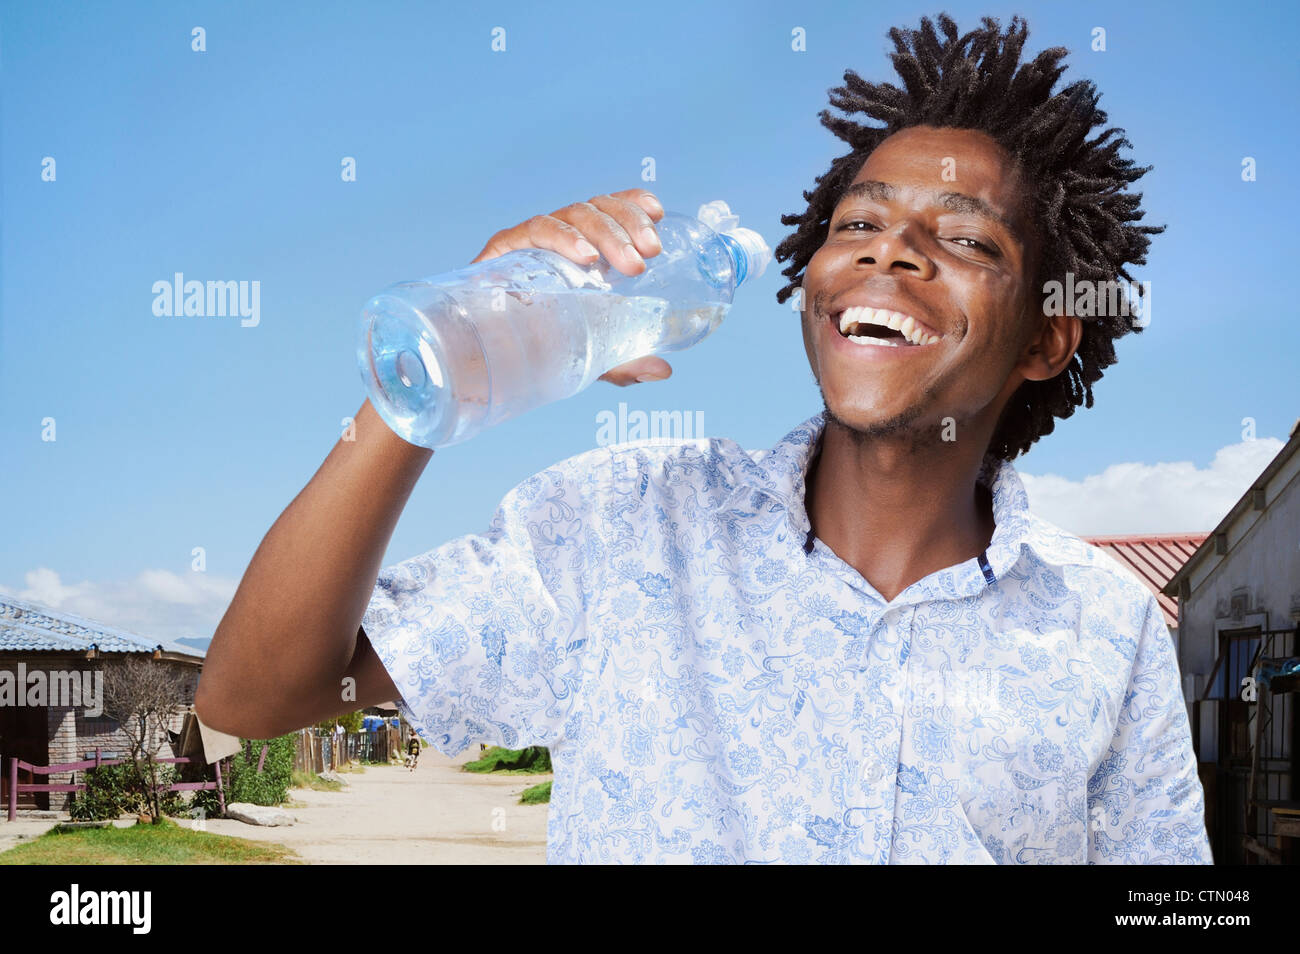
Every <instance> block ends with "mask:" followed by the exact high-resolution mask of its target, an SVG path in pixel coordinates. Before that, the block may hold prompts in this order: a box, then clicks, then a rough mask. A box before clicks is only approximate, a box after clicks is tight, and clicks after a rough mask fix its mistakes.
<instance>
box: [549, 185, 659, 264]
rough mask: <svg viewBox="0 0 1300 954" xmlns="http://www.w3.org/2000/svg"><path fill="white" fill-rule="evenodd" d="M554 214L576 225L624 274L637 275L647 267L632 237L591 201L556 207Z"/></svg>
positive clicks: (615, 220) (616, 221)
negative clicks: (561, 207) (560, 207)
mask: <svg viewBox="0 0 1300 954" xmlns="http://www.w3.org/2000/svg"><path fill="white" fill-rule="evenodd" d="M624 214H626V213H624ZM555 217H556V218H557V219H560V220H561V221H563V222H568V223H569V224H571V225H574V226H576V227H577V228H578V230H579V231H580V232H582V234H583V235H584V236H586V238H587V240H588V241H590V242H591V243H592V244H593V245H595V246H596V248H598V249H600V252H601V254H602V255H604V256H605V259H606V260H607V261H609V262H610V263H611V264H612V265H614V267H616V268H617V269H618V270H619V271H620V272H622V273H623V274H624V275H637V274H640V273H641V272H643V271H644V270H645V259H644V258H643V257H642V255H641V252H640V251H639V250H638V249H637V246H636V243H635V242H634V241H633V239H632V236H631V235H629V234H628V231H627V229H625V228H624V227H623V226H622V224H620V223H619V221H618V220H617V219H615V218H614V217H613V216H612V215H610V214H609V213H608V212H604V211H602V210H601V209H599V208H597V207H596V206H595V205H594V204H592V203H591V202H575V203H574V204H573V205H569V206H565V207H564V208H563V209H559V210H557V211H556V212H555ZM643 241H644V239H643Z"/></svg>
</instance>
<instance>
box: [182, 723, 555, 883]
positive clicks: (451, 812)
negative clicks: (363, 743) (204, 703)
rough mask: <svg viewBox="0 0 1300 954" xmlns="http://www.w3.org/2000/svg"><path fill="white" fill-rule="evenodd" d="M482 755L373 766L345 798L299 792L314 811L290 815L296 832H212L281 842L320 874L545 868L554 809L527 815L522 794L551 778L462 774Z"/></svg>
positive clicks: (470, 752)
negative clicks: (366, 868) (410, 767)
mask: <svg viewBox="0 0 1300 954" xmlns="http://www.w3.org/2000/svg"><path fill="white" fill-rule="evenodd" d="M478 754H479V752H478V746H477V745H474V746H470V748H469V749H467V750H466V751H464V752H462V753H461V754H460V755H459V756H457V757H456V758H454V759H449V758H447V757H446V756H444V755H441V754H440V753H438V752H437V751H435V750H433V749H428V748H427V749H425V751H424V754H423V755H422V756H420V765H419V767H418V768H417V769H416V770H415V771H414V772H408V771H407V770H406V769H405V768H402V767H401V766H391V767H390V766H385V765H380V766H367V767H366V770H365V771H364V772H360V773H356V774H349V775H345V776H344V777H345V778H347V779H348V780H349V781H350V782H351V783H352V784H351V787H350V788H349V789H348V790H346V791H342V792H313V791H310V790H307V789H296V788H295V789H291V790H290V794H291V796H292V798H293V799H294V800H295V801H297V802H302V803H305V805H304V806H297V807H289V808H287V809H286V810H287V811H288V812H290V813H291V814H292V815H294V816H295V817H296V818H297V820H298V822H297V824H296V825H293V826H291V827H277V828H260V827H257V826H255V825H245V824H244V823H242V822H237V821H231V820H230V819H224V818H220V819H209V820H208V821H207V830H208V831H211V832H216V833H217V834H221V835H235V836H236V837H239V838H252V839H258V840H260V841H276V842H279V843H281V844H283V845H287V846H288V847H290V848H292V849H293V850H294V851H296V852H297V853H298V854H299V855H300V856H301V857H302V858H303V859H304V860H305V861H308V862H310V863H313V864H344V865H346V864H370V863H374V864H387V865H414V864H545V863H546V810H547V806H546V805H520V804H519V794H520V793H521V792H522V791H523V790H524V789H526V788H529V787H531V786H533V785H536V784H538V783H539V782H545V781H549V780H550V778H551V776H550V775H479V774H476V773H473V772H462V771H461V770H460V766H461V765H463V764H464V763H466V762H470V761H473V760H474V759H476V758H478Z"/></svg>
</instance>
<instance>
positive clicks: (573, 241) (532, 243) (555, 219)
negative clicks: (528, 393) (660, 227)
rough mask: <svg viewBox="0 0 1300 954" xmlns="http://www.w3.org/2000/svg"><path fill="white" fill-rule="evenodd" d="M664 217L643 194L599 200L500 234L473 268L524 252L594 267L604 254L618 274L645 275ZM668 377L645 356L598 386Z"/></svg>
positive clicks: (663, 366)
mask: <svg viewBox="0 0 1300 954" xmlns="http://www.w3.org/2000/svg"><path fill="white" fill-rule="evenodd" d="M663 216H664V210H663V206H662V205H660V204H659V200H658V199H656V198H655V197H654V195H653V194H652V193H649V192H647V191H645V190H644V189H624V190H623V191H622V192H611V193H609V194H608V195H598V196H595V197H593V198H592V199H590V200H588V201H586V202H575V203H573V204H572V205H566V206H565V207H564V208H562V209H557V210H555V211H554V212H552V213H551V214H550V215H535V216H533V217H532V218H531V219H528V220H527V221H526V222H521V223H519V224H518V225H516V226H514V227H513V228H508V229H502V230H501V231H500V232H498V233H497V234H496V235H493V236H492V237H491V238H490V239H488V242H487V245H485V246H484V247H483V251H481V252H479V253H478V255H477V257H475V258H474V260H473V262H481V261H485V260H487V259H490V258H496V257H497V256H498V255H504V254H506V252H514V251H517V250H519V249H524V248H544V249H549V250H550V251H552V252H558V253H559V254H561V255H563V256H564V257H565V258H568V259H571V260H572V261H574V262H576V263H577V264H579V265H582V266H590V265H592V264H594V263H595V262H596V260H597V258H598V257H599V256H600V255H602V254H603V255H604V256H605V258H606V260H608V261H609V263H610V264H611V265H613V266H614V267H615V268H617V269H618V270H619V271H621V272H622V273H623V274H625V275H638V274H640V273H641V272H643V271H645V259H647V258H650V257H652V256H655V255H658V254H659V253H660V252H661V251H662V250H663V246H662V245H661V244H660V242H659V234H658V232H656V231H655V227H654V223H655V222H658V221H659V220H660V219H662V218H663ZM473 262H471V264H473ZM672 373H673V369H672V366H671V365H669V364H668V362H667V361H665V360H664V359H663V358H660V357H658V356H657V355H646V356H644V357H641V358H634V359H633V360H631V361H628V362H626V363H624V364H620V365H619V366H618V367H616V368H611V369H610V370H609V371H607V372H605V373H604V374H602V375H601V376H600V380H602V381H609V382H610V383H611V384H617V385H618V386H619V387H625V386H627V385H629V384H635V383H636V382H638V381H662V380H663V379H664V378H666V377H668V376H669V375H671V374H672Z"/></svg>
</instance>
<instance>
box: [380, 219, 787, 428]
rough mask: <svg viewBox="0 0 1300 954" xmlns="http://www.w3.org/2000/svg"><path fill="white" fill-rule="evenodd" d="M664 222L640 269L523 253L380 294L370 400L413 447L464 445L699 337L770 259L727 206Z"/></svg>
mask: <svg viewBox="0 0 1300 954" xmlns="http://www.w3.org/2000/svg"><path fill="white" fill-rule="evenodd" d="M706 223H707V224H706ZM656 231H657V232H658V234H659V238H660V242H661V244H662V246H663V249H662V251H661V252H660V253H659V254H658V255H655V256H652V257H650V258H648V259H646V269H645V271H643V272H642V273H641V274H639V275H624V274H623V273H621V272H619V271H618V270H617V269H615V268H614V267H613V266H612V265H610V264H609V263H608V262H607V261H606V260H605V259H604V258H603V257H602V258H601V259H600V260H599V261H598V262H596V263H595V264H594V265H591V266H585V267H584V266H582V265H578V264H577V263H575V262H573V261H571V260H570V259H568V258H567V257H565V256H563V255H560V254H559V253H557V252H552V251H549V250H547V249H522V250H519V251H515V252H509V253H507V254H505V255H501V256H498V257H497V258H493V259H489V260H487V261H483V262H477V263H475V264H473V265H469V266H467V267H465V268H461V269H458V270H456V271H453V272H448V273H445V274H443V275H436V276H433V277H431V278H427V279H424V280H421V281H409V282H399V283H397V284H396V285H393V286H391V287H389V288H387V289H385V290H384V291H382V292H380V293H379V294H378V295H376V296H374V297H373V298H372V299H371V300H370V301H369V302H367V304H366V307H365V311H364V313H363V316H362V328H361V336H360V341H359V343H358V360H359V363H360V365H361V373H362V378H363V379H364V381H365V384H366V390H367V393H368V396H369V398H370V402H371V404H372V405H373V406H374V407H375V410H376V411H378V412H379V414H380V416H381V417H382V418H383V419H384V421H385V422H386V423H387V424H388V426H389V427H391V428H392V429H393V431H395V432H396V433H397V434H398V435H399V436H401V437H402V438H403V439H405V440H407V441H408V442H410V443H412V444H418V445H420V446H422V447H435V448H436V447H446V446H449V445H452V444H458V443H461V442H462V441H465V440H468V439H469V438H471V437H473V436H474V435H475V434H478V433H479V432H481V431H482V430H483V429H484V428H487V427H491V426H493V425H494V424H498V423H500V422H502V421H505V420H508V419H509V418H512V417H515V416H517V415H519V414H522V413H524V412H525V411H528V410H530V409H532V408H534V407H539V406H541V405H543V404H549V403H551V402H553V401H558V400H562V399H563V398H566V397H570V396H571V395H574V394H576V393H578V392H579V391H581V390H582V389H583V388H586V387H588V386H589V385H590V384H592V383H593V382H594V381H595V380H596V379H597V378H599V377H600V376H601V375H602V374H604V373H605V372H606V371H608V370H610V369H611V368H613V367H616V366H617V365H620V364H623V363H624V362H626V361H630V360H631V359H633V358H637V357H641V356H643V355H648V354H658V353H665V352H671V351H679V350H681V349H683V348H689V347H691V346H692V345H694V344H696V343H698V342H699V341H701V340H703V339H704V338H705V337H707V336H708V335H709V334H711V333H712V332H713V331H714V330H716V329H717V327H718V325H719V324H721V322H722V319H723V317H724V316H725V315H726V313H727V311H728V310H729V308H730V307H731V301H732V296H733V295H734V293H735V290H736V288H737V287H738V286H739V285H740V284H741V283H742V282H745V281H746V280H750V279H753V278H755V277H757V276H758V275H761V274H762V272H763V270H764V269H765V268H766V266H767V263H768V261H769V260H770V258H771V252H770V251H769V249H768V247H767V245H766V243H765V242H764V241H763V239H762V237H761V236H759V235H758V233H756V232H754V231H753V230H751V229H743V228H739V227H738V225H737V222H736V218H735V216H733V215H731V214H730V211H729V210H728V209H727V207H726V203H723V202H721V201H717V202H712V203H708V204H706V205H705V206H702V207H701V209H700V212H699V214H698V215H697V216H696V217H691V216H686V215H679V214H677V213H672V212H669V213H665V215H664V216H663V218H662V219H661V220H660V221H659V222H658V223H656Z"/></svg>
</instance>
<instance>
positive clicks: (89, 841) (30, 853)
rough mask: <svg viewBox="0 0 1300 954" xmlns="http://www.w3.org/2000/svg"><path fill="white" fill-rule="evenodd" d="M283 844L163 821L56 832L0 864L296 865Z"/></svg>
mask: <svg viewBox="0 0 1300 954" xmlns="http://www.w3.org/2000/svg"><path fill="white" fill-rule="evenodd" d="M298 863H300V862H299V859H298V857H297V855H295V854H294V853H293V852H292V851H290V850H289V849H288V848H286V847H285V846H283V845H276V844H270V843H267V842H259V841H248V840H247V839H244V838H232V837H230V836H229V835H215V834H213V833H211V832H206V831H193V830H191V829H190V828H189V827H188V825H187V826H184V827H182V826H180V825H177V824H176V823H175V822H174V821H170V820H166V819H165V820H164V821H163V823H162V824H160V825H132V826H131V827H130V828H80V829H61V828H60V827H59V826H57V825H56V826H55V827H54V828H53V829H51V830H50V831H47V832H46V833H45V834H44V835H41V837H39V838H37V839H35V840H34V841H30V842H27V843H26V844H24V845H19V846H18V847H16V848H11V849H9V850H8V851H5V852H0V865H276V864H298Z"/></svg>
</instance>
